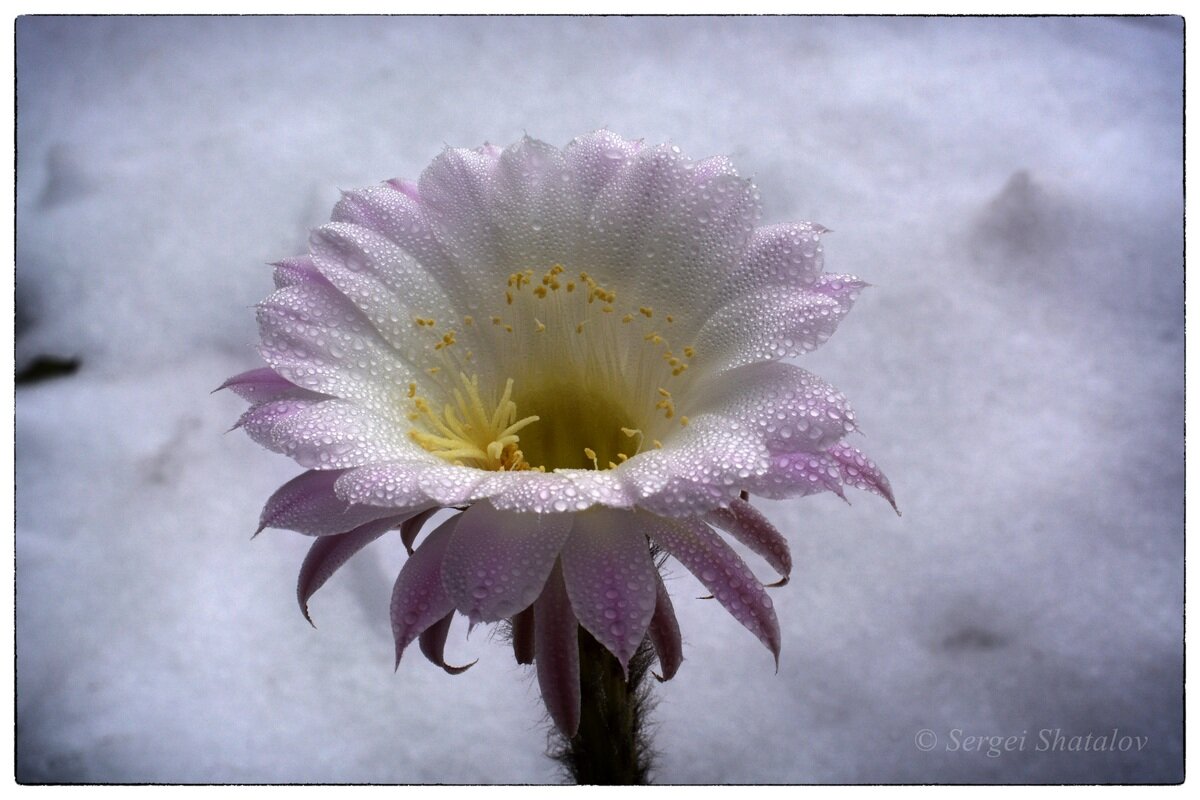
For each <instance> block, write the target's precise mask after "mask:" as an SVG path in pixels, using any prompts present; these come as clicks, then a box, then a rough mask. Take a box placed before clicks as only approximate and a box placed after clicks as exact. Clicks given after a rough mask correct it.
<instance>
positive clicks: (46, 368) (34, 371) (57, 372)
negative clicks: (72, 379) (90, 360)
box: [16, 356, 80, 386]
mask: <svg viewBox="0 0 1200 800" xmlns="http://www.w3.org/2000/svg"><path fill="white" fill-rule="evenodd" d="M79 363H80V362H79V359H78V358H60V357H59V356H38V357H37V358H35V359H33V361H31V362H29V363H28V364H27V365H25V368H24V369H21V370H18V371H17V374H16V384H17V385H18V386H27V385H29V384H31V383H40V382H42V381H48V380H52V379H54V378H65V377H66V376H68V375H74V374H75V373H76V372H77V371H79Z"/></svg>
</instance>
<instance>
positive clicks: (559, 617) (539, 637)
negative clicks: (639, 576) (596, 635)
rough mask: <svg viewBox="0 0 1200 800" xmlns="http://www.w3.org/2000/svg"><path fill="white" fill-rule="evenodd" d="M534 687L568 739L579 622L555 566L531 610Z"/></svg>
mask: <svg viewBox="0 0 1200 800" xmlns="http://www.w3.org/2000/svg"><path fill="white" fill-rule="evenodd" d="M533 616H534V626H533V636H534V642H535V650H536V656H535V661H536V663H537V676H538V686H540V687H541V690H542V700H543V701H544V702H545V703H546V709H547V710H548V711H549V712H550V718H551V719H553V720H554V724H555V725H557V726H558V730H559V731H560V732H561V733H562V734H563V735H564V736H566V737H567V738H568V739H570V738H571V737H573V736H574V735H575V733H576V732H577V731H578V730H579V708H580V692H579V622H578V620H576V619H575V615H574V614H573V613H572V612H571V601H570V599H569V598H568V597H567V587H566V586H565V585H564V584H563V576H562V568H561V567H560V566H559V565H558V563H557V562H556V563H555V565H554V569H553V570H552V571H551V572H550V577H549V579H547V581H546V588H545V590H544V591H543V592H542V594H541V596H539V597H538V599H537V602H536V603H534V606H533Z"/></svg>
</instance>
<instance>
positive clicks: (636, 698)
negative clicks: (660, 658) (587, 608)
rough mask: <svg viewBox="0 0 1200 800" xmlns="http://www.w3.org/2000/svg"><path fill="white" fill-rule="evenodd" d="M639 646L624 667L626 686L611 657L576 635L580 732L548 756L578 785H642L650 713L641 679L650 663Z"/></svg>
mask: <svg viewBox="0 0 1200 800" xmlns="http://www.w3.org/2000/svg"><path fill="white" fill-rule="evenodd" d="M651 652H652V651H651V647H650V644H649V642H648V641H643V642H642V645H641V646H640V647H639V648H638V650H637V652H636V653H635V654H634V656H633V658H632V659H631V660H630V662H629V680H628V681H626V680H625V675H624V673H623V672H622V671H621V664H620V662H619V661H617V659H616V657H615V656H613V654H612V653H610V652H608V650H607V649H606V648H605V647H603V646H602V645H601V644H600V643H599V642H597V641H596V640H595V639H594V638H592V636H591V634H589V633H588V632H587V631H585V630H584V629H583V628H580V629H579V685H580V695H581V703H580V718H579V732H578V733H577V734H576V735H575V736H574V737H573V738H572V739H571V740H570V741H567V742H563V743H561V744H560V746H559V748H558V749H557V751H556V752H555V753H554V754H553V756H554V757H555V758H556V759H557V760H558V761H559V762H560V763H561V764H562V765H563V766H564V767H565V768H566V770H567V772H568V773H569V774H570V776H571V778H572V779H573V780H574V781H575V782H576V783H579V784H608V785H614V784H645V783H648V782H649V772H650V766H651V761H652V753H651V751H650V746H649V742H647V740H646V737H645V735H644V726H645V716H646V714H647V713H648V712H649V710H650V708H651V707H652V705H653V704H652V703H651V702H650V689H649V687H648V686H646V685H645V677H646V673H647V671H648V669H649V666H650V664H651V662H652V660H653V655H652V654H651Z"/></svg>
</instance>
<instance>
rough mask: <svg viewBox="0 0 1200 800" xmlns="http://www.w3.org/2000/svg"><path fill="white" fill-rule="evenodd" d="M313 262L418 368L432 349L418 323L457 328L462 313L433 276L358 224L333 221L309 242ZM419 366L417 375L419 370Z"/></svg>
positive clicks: (317, 230) (400, 352) (404, 254)
mask: <svg viewBox="0 0 1200 800" xmlns="http://www.w3.org/2000/svg"><path fill="white" fill-rule="evenodd" d="M309 247H310V249H311V252H312V258H313V262H314V263H315V264H316V266H317V268H318V269H319V270H320V271H321V274H323V275H324V276H325V277H326V278H328V279H329V281H330V283H332V284H333V285H334V286H336V287H337V288H338V290H339V291H340V292H342V293H343V294H344V295H346V297H348V298H349V299H350V301H351V302H352V303H353V304H354V305H355V306H357V307H358V308H359V309H360V310H361V311H362V312H363V314H364V315H365V316H366V317H367V318H368V319H369V320H370V321H371V323H372V324H373V325H374V326H375V328H376V330H378V331H379V333H380V335H382V337H383V338H384V340H385V341H386V342H387V343H388V344H390V345H391V346H392V347H393V348H394V349H395V352H396V353H397V354H398V355H400V356H401V357H403V358H405V359H407V360H408V361H409V362H410V363H412V364H420V363H421V362H422V361H423V360H424V357H425V354H426V351H427V349H428V347H427V345H426V344H425V343H424V342H423V341H422V340H421V339H420V337H419V336H417V335H415V334H416V333H417V324H416V319H417V318H418V317H420V318H432V319H434V320H441V321H442V322H443V324H448V325H450V326H452V327H459V322H460V321H461V314H460V313H459V312H458V310H457V309H456V308H455V307H454V305H453V304H452V303H451V302H450V300H449V299H448V298H447V297H446V295H445V293H444V292H443V291H442V289H441V287H439V286H438V284H437V282H436V281H435V280H434V279H433V277H432V276H431V275H430V273H429V272H428V271H427V270H426V269H425V267H423V266H422V265H421V264H419V263H418V262H417V261H416V259H414V258H413V257H412V256H411V255H410V254H409V253H408V252H406V251H405V250H404V249H403V248H401V247H400V246H399V245H397V244H396V243H395V242H393V241H392V240H390V239H388V238H387V237H386V236H384V235H383V234H381V233H377V232H375V231H372V230H370V229H368V228H364V227H362V226H359V225H349V224H346V223H330V224H328V225H325V226H323V227H320V228H318V229H316V230H315V231H313V233H312V236H311V237H310V238H309ZM419 370H420V367H419V366H418V367H416V368H415V369H414V371H419Z"/></svg>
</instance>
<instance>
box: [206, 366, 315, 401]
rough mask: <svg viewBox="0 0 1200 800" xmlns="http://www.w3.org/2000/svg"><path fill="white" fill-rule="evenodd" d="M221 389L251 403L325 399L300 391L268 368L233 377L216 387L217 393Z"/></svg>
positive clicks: (307, 391) (313, 393) (260, 368)
mask: <svg viewBox="0 0 1200 800" xmlns="http://www.w3.org/2000/svg"><path fill="white" fill-rule="evenodd" d="M221 389H229V390H231V391H232V392H233V393H234V394H236V395H237V396H238V397H240V398H242V399H243V400H249V401H250V402H251V403H265V402H267V401H268V400H281V399H284V398H297V397H304V398H320V399H323V398H324V397H325V395H320V394H318V393H316V392H311V391H309V390H308V389H301V388H300V387H299V386H297V385H296V384H294V383H292V382H291V381H289V380H287V379H286V378H284V377H283V376H282V375H280V374H279V373H278V372H276V371H275V370H273V369H271V368H270V367H259V368H258V369H252V370H249V371H247V372H243V373H240V374H238V375H234V376H233V377H232V378H230V379H229V380H227V381H225V382H224V383H222V384H221V385H220V386H218V387H217V391H220V390H221Z"/></svg>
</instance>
